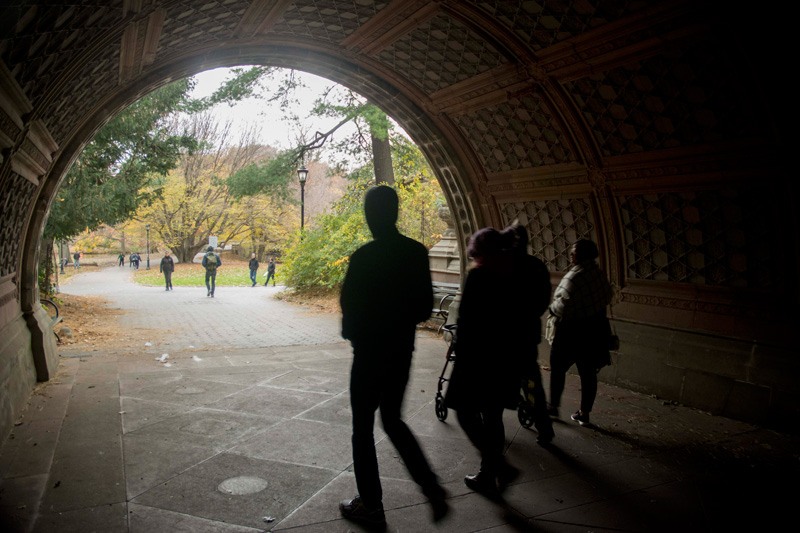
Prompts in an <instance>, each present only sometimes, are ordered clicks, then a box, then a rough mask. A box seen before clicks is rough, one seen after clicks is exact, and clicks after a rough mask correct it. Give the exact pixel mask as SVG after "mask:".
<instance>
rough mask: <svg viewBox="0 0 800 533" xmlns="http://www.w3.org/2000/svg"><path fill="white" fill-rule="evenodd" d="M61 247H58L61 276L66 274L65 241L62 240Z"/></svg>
mask: <svg viewBox="0 0 800 533" xmlns="http://www.w3.org/2000/svg"><path fill="white" fill-rule="evenodd" d="M60 244H61V246H59V247H58V264H59V265H60V266H61V272H60V274H63V273H64V239H61V243H60Z"/></svg>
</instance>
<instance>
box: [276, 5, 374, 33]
mask: <svg viewBox="0 0 800 533" xmlns="http://www.w3.org/2000/svg"><path fill="white" fill-rule="evenodd" d="M388 3H389V2H388V1H387V0H297V1H295V2H293V3H292V5H291V6H289V8H288V9H287V10H286V11H285V12H284V13H283V16H282V17H281V18H280V19H279V20H278V21H277V22H276V23H275V25H274V26H273V27H272V29H271V30H270V31H271V33H274V34H276V35H293V36H298V37H309V38H313V39H319V40H321V41H325V42H328V43H339V42H341V41H343V40H344V39H346V38H347V37H348V36H349V35H350V34H351V33H353V32H354V31H355V30H357V29H358V28H359V27H360V26H361V25H362V24H364V23H365V22H366V21H367V20H369V19H370V18H372V17H374V16H375V14H376V13H378V11H380V10H381V9H383V8H384V7H386V5H387V4H388Z"/></svg>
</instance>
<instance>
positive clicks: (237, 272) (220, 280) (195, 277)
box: [125, 261, 280, 287]
mask: <svg viewBox="0 0 800 533" xmlns="http://www.w3.org/2000/svg"><path fill="white" fill-rule="evenodd" d="M125 268H127V266H126V267H125ZM266 271H267V269H266V267H264V268H259V269H258V278H257V279H256V282H257V283H258V284H259V285H263V284H264V280H265V279H266V278H265V277H264V273H265V272H266ZM276 277H277V279H278V282H280V273H277V272H276ZM133 279H134V281H136V283H138V284H139V285H148V286H157V287H163V286H164V274H162V273H160V272H159V271H158V263H156V264H155V265H153V263H152V261H151V262H150V270H149V271H148V270H142V267H139V270H137V271H135V272H134V278H133ZM270 283H272V280H270ZM252 284H253V282H252V281H250V269H249V268H247V263H239V262H227V263H223V264H222V266H221V267H219V268H218V269H217V280H216V286H217V287H249V286H250V285H252ZM172 285H173V286H175V287H205V285H206V269H205V268H204V267H203V266H202V265H196V264H191V265H185V264H177V265H175V272H173V273H172Z"/></svg>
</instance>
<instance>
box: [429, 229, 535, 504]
mask: <svg viewBox="0 0 800 533" xmlns="http://www.w3.org/2000/svg"><path fill="white" fill-rule="evenodd" d="M503 244H504V242H503V238H502V237H501V235H500V233H499V232H498V231H497V230H495V229H494V228H484V229H482V230H480V231H478V232H476V233H475V235H473V236H472V238H471V239H470V244H469V256H470V257H472V259H473V260H474V262H475V267H474V268H473V269H472V270H470V271H469V274H468V275H467V279H466V281H465V282H464V291H463V294H462V297H461V305H460V306H459V308H458V329H457V331H456V338H455V342H454V346H453V349H454V350H455V353H456V364H455V365H454V366H453V373H452V375H451V377H450V384H449V387H448V389H447V395H446V396H445V404H446V405H447V407H448V408H450V409H454V410H455V411H456V415H457V417H458V423H459V425H460V426H461V428H462V429H463V430H464V433H466V435H467V438H469V440H470V442H471V443H472V444H473V446H475V448H477V450H478V452H480V455H481V468H480V471H479V472H478V473H477V474H470V475H467V476H466V477H465V478H464V483H465V484H466V485H467V486H468V487H469V488H470V489H472V490H474V491H476V492H479V493H481V494H483V495H485V496H487V497H489V498H498V497H499V495H500V492H499V491H498V482H499V485H500V489H503V488H505V486H507V485H508V484H509V483H510V482H511V481H513V479H514V478H516V477H517V475H519V471H518V470H517V469H516V468H514V467H512V466H511V465H509V464H508V463H507V462H506V459H505V457H504V456H503V447H504V444H505V428H504V426H503V410H504V409H515V408H516V407H517V404H518V403H519V391H520V384H521V380H522V378H523V376H524V372H523V369H524V361H525V359H526V356H527V353H526V351H523V349H522V347H523V345H524V344H527V342H526V341H523V340H521V339H522V338H523V337H524V336H525V335H524V334H523V331H527V328H526V329H520V325H519V323H520V318H519V317H518V316H517V313H516V311H517V309H516V308H517V307H518V306H519V304H518V303H517V301H518V300H519V299H520V296H522V295H521V294H520V291H519V287H517V286H516V283H517V281H518V278H519V277H520V276H519V275H518V273H517V272H516V271H515V267H516V266H517V265H516V264H515V261H514V259H513V257H512V255H511V254H510V253H508V252H507V251H505V250H503ZM528 327H530V326H528ZM525 348H528V349H529V347H528V346H525ZM449 355H450V354H449V353H448V356H449Z"/></svg>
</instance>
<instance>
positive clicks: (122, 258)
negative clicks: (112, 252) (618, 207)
mask: <svg viewBox="0 0 800 533" xmlns="http://www.w3.org/2000/svg"><path fill="white" fill-rule="evenodd" d="M117 259H119V266H121V267H124V266H125V254H123V253H122V252H120V253H119V255H118V256H117Z"/></svg>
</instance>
